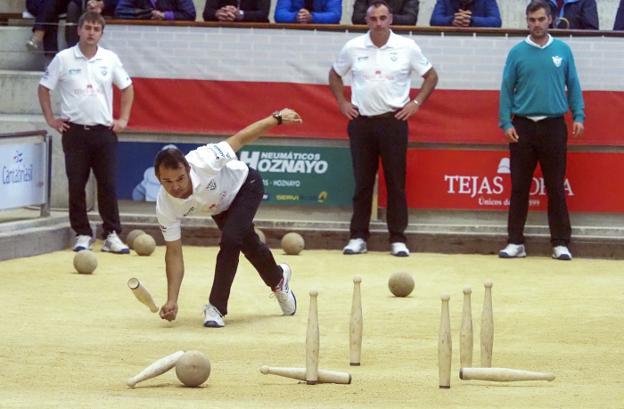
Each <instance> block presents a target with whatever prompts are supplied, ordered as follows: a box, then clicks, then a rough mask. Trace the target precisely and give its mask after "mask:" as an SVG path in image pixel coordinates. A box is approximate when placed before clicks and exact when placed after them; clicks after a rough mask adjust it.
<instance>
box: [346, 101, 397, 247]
mask: <svg viewBox="0 0 624 409" xmlns="http://www.w3.org/2000/svg"><path fill="white" fill-rule="evenodd" d="M393 115H394V113H389V114H386V115H384V116H380V117H362V116H359V117H357V118H355V119H353V120H351V121H350V122H349V128H348V131H349V142H350V145H351V158H352V160H353V174H354V176H355V192H354V193H353V215H352V217H351V228H350V230H351V238H361V239H364V240H367V239H368V237H369V235H370V232H369V224H370V216H371V205H372V199H373V189H374V186H375V175H376V174H377V170H378V164H379V158H380V157H381V163H382V166H383V171H384V177H385V180H386V187H387V191H388V208H387V224H388V232H389V233H390V238H389V240H390V242H391V243H393V242H405V241H406V237H405V234H404V232H405V228H406V227H407V217H408V216H407V200H406V196H405V172H406V160H407V159H406V155H407V130H408V128H407V122H406V121H399V120H397V119H395V118H394V116H393Z"/></svg>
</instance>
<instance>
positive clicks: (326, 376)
mask: <svg viewBox="0 0 624 409" xmlns="http://www.w3.org/2000/svg"><path fill="white" fill-rule="evenodd" d="M260 372H262V373H263V374H265V375H267V374H271V375H278V376H283V377H286V378H292V379H298V380H300V381H305V380H306V369H305V368H283V367H270V366H266V365H265V366H263V367H262V368H260ZM318 382H319V383H339V384H345V385H348V384H350V383H351V374H350V373H348V372H338V371H326V370H324V369H319V370H318Z"/></svg>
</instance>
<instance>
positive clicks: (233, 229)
mask: <svg viewBox="0 0 624 409" xmlns="http://www.w3.org/2000/svg"><path fill="white" fill-rule="evenodd" d="M263 194H264V186H263V184H262V177H261V176H260V173H258V171H256V170H255V169H251V168H250V169H249V175H248V176H247V180H246V181H245V183H244V184H243V186H242V187H241V189H240V190H239V191H238V194H237V195H236V198H235V199H234V201H233V202H232V204H231V205H230V207H229V208H228V209H227V210H226V211H224V212H222V213H219V214H217V215H215V216H213V217H212V218H213V219H214V221H215V222H216V223H217V226H219V230H221V240H220V242H219V254H217V265H216V268H215V274H214V280H213V283H212V290H211V291H210V304H212V305H214V306H215V307H217V309H218V310H219V312H221V314H223V315H226V314H227V312H228V310H227V305H228V299H229V298H230V289H231V288H232V282H233V281H234V276H235V275H236V269H237V268H238V259H239V256H240V253H241V252H242V253H243V255H245V257H246V258H247V260H249V262H251V264H252V265H253V266H254V267H255V269H256V271H257V272H258V273H259V274H260V277H261V278H262V280H263V281H264V283H265V284H266V285H267V286H269V287H271V288H274V287H277V285H278V284H279V283H280V281H281V280H282V269H281V268H280V267H279V266H278V265H277V264H276V263H275V259H274V258H273V254H272V253H271V250H269V248H268V247H267V246H266V245H265V244H264V243H262V242H261V241H260V238H258V235H257V234H256V232H255V230H254V224H253V218H254V216H255V215H256V212H257V211H258V207H259V206H260V202H261V201H262V196H263Z"/></svg>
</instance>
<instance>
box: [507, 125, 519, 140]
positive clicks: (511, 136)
mask: <svg viewBox="0 0 624 409" xmlns="http://www.w3.org/2000/svg"><path fill="white" fill-rule="evenodd" d="M505 137H506V138H507V140H508V141H509V143H517V142H518V140H519V139H520V136H518V132H516V128H514V127H513V126H512V127H511V128H509V129H507V130H506V131H505Z"/></svg>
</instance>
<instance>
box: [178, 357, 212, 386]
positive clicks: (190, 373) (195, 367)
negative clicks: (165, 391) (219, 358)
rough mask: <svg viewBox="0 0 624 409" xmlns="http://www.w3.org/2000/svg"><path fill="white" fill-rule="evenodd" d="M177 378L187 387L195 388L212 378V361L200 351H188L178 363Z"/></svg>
mask: <svg viewBox="0 0 624 409" xmlns="http://www.w3.org/2000/svg"><path fill="white" fill-rule="evenodd" d="M175 369H176V376H177V377H178V379H179V380H180V382H182V383H183V384H184V385H186V386H190V387H195V386H199V385H201V384H202V383H204V382H206V379H208V377H209V376H210V361H208V358H206V355H204V354H202V353H201V352H199V351H186V352H185V353H184V355H182V356H181V357H180V359H179V360H178V362H176V366H175Z"/></svg>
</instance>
